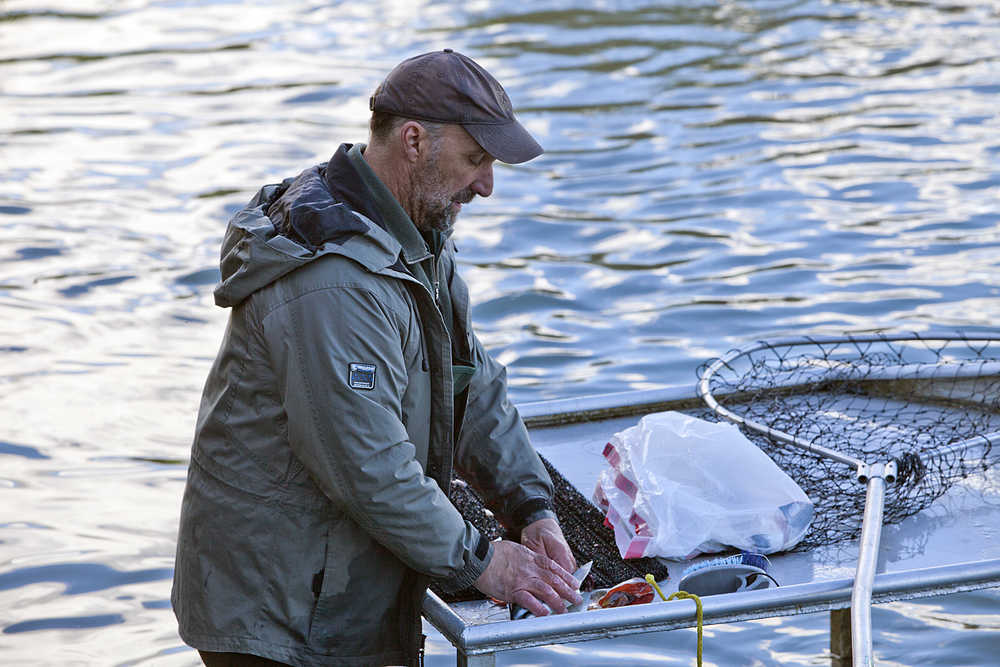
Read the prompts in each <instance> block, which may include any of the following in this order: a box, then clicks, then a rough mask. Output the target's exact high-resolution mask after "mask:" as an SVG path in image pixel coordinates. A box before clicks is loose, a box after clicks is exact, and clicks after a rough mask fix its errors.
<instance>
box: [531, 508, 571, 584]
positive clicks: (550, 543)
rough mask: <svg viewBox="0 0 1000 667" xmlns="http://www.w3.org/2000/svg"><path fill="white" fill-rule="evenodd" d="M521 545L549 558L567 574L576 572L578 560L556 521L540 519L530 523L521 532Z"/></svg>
mask: <svg viewBox="0 0 1000 667" xmlns="http://www.w3.org/2000/svg"><path fill="white" fill-rule="evenodd" d="M521 544H523V545H524V546H526V547H528V548H529V549H531V550H532V551H534V552H535V553H540V554H543V555H545V556H548V557H549V558H551V559H552V560H554V561H555V562H557V563H559V564H560V565H561V566H562V568H563V569H564V570H566V571H567V572H573V571H575V570H576V559H575V558H573V552H572V551H570V548H569V545H568V544H566V538H565V537H563V533H562V529H561V528H560V527H559V522H558V521H556V520H555V519H539V520H538V521H535V522H534V523H529V524H528V525H527V526H526V527H525V528H524V530H522V531H521Z"/></svg>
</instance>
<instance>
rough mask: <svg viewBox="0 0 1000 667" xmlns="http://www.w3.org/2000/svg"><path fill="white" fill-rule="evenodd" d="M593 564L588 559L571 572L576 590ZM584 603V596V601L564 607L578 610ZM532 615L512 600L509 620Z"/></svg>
mask: <svg viewBox="0 0 1000 667" xmlns="http://www.w3.org/2000/svg"><path fill="white" fill-rule="evenodd" d="M593 566H594V561H588V562H586V563H584V564H583V565H581V566H580V567H578V568H577V569H576V572H574V573H573V580H574V581H576V590H577V591H578V592H579V590H580V584H582V583H583V580H584V579H586V578H587V575H588V574H590V568H592V567H593ZM542 604H543V605H545V607H546V608H549V607H548V605H546V604H545V603H544V602H543V603H542ZM584 604H586V598H584V601H583V602H581V603H580V604H574V605H570V606H569V607H567V608H566V611H568V612H571V611H580V610H581V609H583V605H584ZM550 611H551V609H550ZM533 615H534V614H532V613H531V612H530V611H528V610H527V609H525V608H524V607H522V606H520V605H517V604H514V603H513V602H512V603H511V605H510V620H512V621H519V620H521V619H522V618H527V617H528V616H533Z"/></svg>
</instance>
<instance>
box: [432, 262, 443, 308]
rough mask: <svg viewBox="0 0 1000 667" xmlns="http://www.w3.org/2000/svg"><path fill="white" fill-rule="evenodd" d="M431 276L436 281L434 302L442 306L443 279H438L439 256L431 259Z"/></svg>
mask: <svg viewBox="0 0 1000 667" xmlns="http://www.w3.org/2000/svg"><path fill="white" fill-rule="evenodd" d="M431 276H432V281H433V283H434V303H436V304H437V305H438V307H440V306H441V281H440V280H439V279H438V263H437V257H435V258H433V259H432V260H431Z"/></svg>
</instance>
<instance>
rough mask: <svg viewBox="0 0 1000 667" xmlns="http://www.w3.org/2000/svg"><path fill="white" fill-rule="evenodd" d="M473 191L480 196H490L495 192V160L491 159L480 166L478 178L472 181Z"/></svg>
mask: <svg viewBox="0 0 1000 667" xmlns="http://www.w3.org/2000/svg"><path fill="white" fill-rule="evenodd" d="M472 191H473V192H475V193H476V194H477V195H479V196H480V197H489V196H490V195H491V194H493V161H492V160H489V161H488V162H487V163H486V164H485V165H483V166H482V167H480V168H479V171H478V172H477V173H476V180H474V181H473V182H472Z"/></svg>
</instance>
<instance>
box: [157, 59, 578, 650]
mask: <svg viewBox="0 0 1000 667" xmlns="http://www.w3.org/2000/svg"><path fill="white" fill-rule="evenodd" d="M371 109H372V111H373V114H372V119H371V123H370V127H371V131H370V138H369V144H368V145H367V146H365V145H362V144H355V145H353V146H352V145H350V144H344V145H342V146H341V147H340V148H339V149H338V150H337V152H336V154H335V155H334V156H333V157H332V158H331V159H330V161H329V162H327V163H326V164H323V165H320V166H317V167H313V168H311V169H307V170H306V171H304V172H302V173H301V174H300V175H299V176H297V177H295V178H292V179H287V180H286V181H284V182H283V183H281V184H280V185H269V186H265V187H264V188H263V189H262V190H261V191H260V192H259V193H258V194H257V196H256V197H255V198H254V199H253V200H252V201H251V202H250V203H249V205H248V206H247V207H246V208H244V209H243V210H242V211H240V212H239V213H237V214H236V215H235V216H234V217H233V219H232V220H231V221H230V223H229V228H228V229H227V232H226V236H225V239H224V241H223V247H222V261H221V269H222V283H221V284H220V285H219V287H218V288H217V289H216V291H215V298H216V303H218V304H219V305H220V306H223V307H231V308H232V313H231V316H230V320H229V325H228V327H227V330H226V335H225V338H224V339H223V342H222V346H221V349H220V351H219V354H218V357H217V358H216V361H215V363H214V365H213V366H212V369H211V372H210V374H209V377H208V380H207V383H206V386H205V390H204V394H203V397H202V403H201V409H200V412H199V416H198V424H197V430H196V434H195V441H194V445H193V447H192V455H191V465H190V468H189V472H188V482H187V487H186V489H185V493H184V501H183V505H182V510H181V522H180V530H179V537H178V544H177V560H176V567H175V576H174V589H173V594H172V602H173V605H174V610H175V613H176V614H177V618H178V621H179V624H180V634H181V637H182V638H183V639H184V640H185V641H186V642H188V643H189V644H191V645H192V646H194V647H196V648H198V649H199V650H200V651H201V652H202V653H201V655H202V658H203V660H204V661H205V663H206V664H209V665H214V664H225V665H243V664H255V665H260V664H272V665H273V664H275V662H277V663H284V664H295V665H320V664H323V665H331V664H337V665H383V664H413V663H416V662H418V661H419V660H420V657H421V655H422V640H423V637H422V635H421V632H420V627H421V626H420V607H421V601H422V599H423V597H424V592H425V590H426V587H427V585H428V583H429V581H430V580H432V579H434V580H436V581H437V582H438V583H439V584H440V585H441V586H442V587H444V588H446V589H447V588H451V589H455V590H457V589H461V588H464V587H467V586H469V585H475V586H476V587H477V588H478V589H479V590H481V591H482V592H483V593H485V594H487V595H490V596H493V597H496V598H499V599H502V600H508V601H511V602H515V603H518V604H520V605H521V606H523V607H526V608H527V609H529V610H530V611H532V612H534V613H535V614H540V615H541V614H546V613H548V610H549V608H551V609H553V610H555V611H557V612H561V611H562V610H563V609H564V607H565V605H566V604H568V603H570V602H578V601H579V600H580V597H579V594H578V592H577V591H576V590H575V588H576V585H575V582H574V581H573V578H572V575H571V574H570V571H572V570H573V568H574V567H575V562H574V559H573V556H572V554H571V552H570V550H569V548H568V546H567V544H566V541H565V539H564V538H563V535H562V532H561V530H560V529H559V525H558V523H557V522H556V521H555V515H554V513H553V512H552V510H551V498H552V493H553V490H552V483H551V480H550V479H549V477H548V475H547V474H546V472H545V469H544V467H543V466H542V465H541V462H540V460H539V458H538V456H537V454H536V453H535V451H534V449H533V448H532V447H531V445H530V444H529V442H528V437H527V432H526V430H525V428H524V424H523V422H522V421H521V419H520V417H519V416H518V414H517V411H516V410H515V409H514V407H513V406H512V405H511V404H510V402H509V401H508V399H507V394H506V379H505V373H504V370H503V368H502V367H501V366H499V365H498V364H497V363H496V362H495V361H494V360H493V359H491V358H490V356H489V355H488V354H487V353H486V351H485V349H484V348H483V346H482V345H481V343H480V342H479V340H478V339H477V338H476V337H475V335H474V334H473V333H472V330H471V328H470V322H469V302H468V290H467V288H466V286H465V283H464V282H463V281H462V279H461V278H460V277H459V276H458V275H457V273H456V268H455V258H454V246H453V244H452V242H451V241H450V240H449V235H450V232H451V228H452V224H453V223H454V221H455V218H456V216H457V215H458V212H459V211H460V210H461V208H462V206H463V205H464V204H466V203H468V202H470V201H471V200H472V199H473V197H474V196H475V195H479V196H481V197H488V196H489V195H490V194H491V192H492V190H493V162H494V160H495V159H499V160H502V161H505V162H511V163H517V162H523V161H526V160H529V159H531V158H534V157H536V156H537V155H539V154H540V153H541V152H542V149H541V147H540V146H539V145H538V144H537V143H536V142H535V140H534V139H533V138H532V137H531V136H530V135H529V134H528V132H527V131H526V130H525V129H524V128H523V127H522V126H521V125H520V123H518V122H517V121H516V119H515V118H514V114H513V111H512V109H511V105H510V101H509V99H508V98H507V94H506V93H505V92H504V90H503V88H502V87H501V86H500V84H499V83H497V81H496V80H495V79H494V78H493V77H492V76H491V75H490V74H489V73H487V72H486V70H484V69H483V68H482V67H480V66H479V65H478V64H476V63H475V62H474V61H472V60H471V59H469V58H467V57H465V56H463V55H461V54H459V53H455V52H453V51H451V50H450V49H445V50H444V51H440V52H434V53H428V54H424V55H421V56H417V57H414V58H411V59H409V60H406V61H404V62H403V63H401V64H400V65H398V66H397V67H396V68H395V69H394V70H393V71H392V72H390V73H389V75H388V76H387V78H386V79H385V81H384V82H383V83H382V84H381V85H380V86H379V88H378V89H377V90H376V92H375V94H374V95H373V97H372V99H371ZM453 469H454V470H456V471H457V472H459V473H460V474H461V476H462V477H463V478H464V479H465V480H467V481H468V482H469V483H470V484H472V485H473V486H474V487H476V488H477V489H478V490H479V491H480V492H481V493H482V495H483V496H484V498H485V499H486V500H487V502H488V503H489V504H490V505H491V507H492V508H493V510H494V512H495V514H496V516H497V517H498V518H499V519H500V520H501V521H502V522H503V523H504V524H505V525H506V526H507V528H508V530H509V533H510V534H512V535H520V543H517V542H514V541H506V540H505V541H498V542H493V543H491V542H489V541H488V540H487V539H485V538H484V537H483V536H482V535H480V534H479V532H478V531H477V530H476V528H475V527H473V526H472V524H470V523H469V522H467V521H465V520H464V519H463V518H462V516H461V515H460V514H459V512H458V511H457V510H456V509H455V507H454V505H453V504H452V503H451V502H450V501H449V499H448V490H449V488H450V480H451V476H452V471H453ZM543 603H544V604H543Z"/></svg>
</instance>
